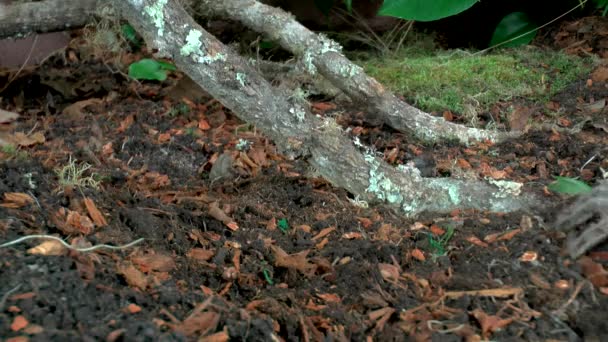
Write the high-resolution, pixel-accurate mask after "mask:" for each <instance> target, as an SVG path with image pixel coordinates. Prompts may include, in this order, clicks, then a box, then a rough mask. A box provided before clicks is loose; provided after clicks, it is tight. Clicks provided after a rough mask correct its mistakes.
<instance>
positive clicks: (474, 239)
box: [466, 235, 489, 248]
mask: <svg viewBox="0 0 608 342" xmlns="http://www.w3.org/2000/svg"><path fill="white" fill-rule="evenodd" d="M466 240H467V241H469V242H470V243H472V244H474V245H476V246H479V247H484V248H486V247H488V246H489V245H488V244H487V243H485V242H483V241H481V240H480V239H479V238H478V237H477V236H473V235H471V236H469V237H468V238H467V239H466Z"/></svg>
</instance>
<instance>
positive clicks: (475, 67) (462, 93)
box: [357, 47, 594, 116]
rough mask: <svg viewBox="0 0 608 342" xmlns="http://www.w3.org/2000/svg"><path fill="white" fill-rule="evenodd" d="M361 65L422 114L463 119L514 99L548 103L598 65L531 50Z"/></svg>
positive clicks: (385, 59)
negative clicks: (436, 113) (449, 113)
mask: <svg viewBox="0 0 608 342" xmlns="http://www.w3.org/2000/svg"><path fill="white" fill-rule="evenodd" d="M357 63H359V65H361V66H362V67H363V68H364V69H365V71H366V72H367V73H368V74H369V75H371V76H373V77H375V78H376V79H377V80H378V81H380V82H381V83H383V84H384V85H386V86H387V87H389V88H390V89H391V90H393V91H394V92H395V93H398V94H401V95H403V96H404V97H405V98H406V99H407V100H408V101H410V102H411V103H412V104H413V105H415V106H417V107H419V108H420V109H422V110H425V111H444V110H450V111H453V112H455V113H461V114H465V116H467V114H476V113H479V112H480V111H484V110H487V109H488V108H489V107H490V106H491V105H492V104H494V103H496V102H498V101H508V100H510V99H513V98H515V97H525V98H527V99H531V100H540V101H544V100H547V99H549V98H550V97H551V96H553V95H555V94H556V93H558V92H559V91H561V90H563V89H564V88H565V87H566V86H568V85H569V84H571V83H572V82H575V81H577V80H578V79H580V78H581V77H584V76H585V75H587V74H588V73H589V72H590V71H591V69H592V67H593V64H594V63H593V60H592V59H591V58H580V57H575V56H568V55H565V54H563V53H560V52H553V51H541V50H540V49H538V48H533V47H526V48H520V49H512V50H500V51H498V52H495V53H491V54H480V55H475V54H471V53H469V52H465V51H460V50H457V51H451V52H445V51H444V52H441V53H436V52H435V53H432V52H428V51H420V50H418V51H416V50H414V49H403V50H402V52H400V53H397V54H394V55H392V56H380V57H369V58H366V59H359V60H358V62H357Z"/></svg>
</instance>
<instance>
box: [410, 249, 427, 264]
mask: <svg viewBox="0 0 608 342" xmlns="http://www.w3.org/2000/svg"><path fill="white" fill-rule="evenodd" d="M412 257H414V259H416V260H418V261H425V260H426V257H425V256H424V252H422V251H421V250H420V249H418V248H414V249H413V250H412Z"/></svg>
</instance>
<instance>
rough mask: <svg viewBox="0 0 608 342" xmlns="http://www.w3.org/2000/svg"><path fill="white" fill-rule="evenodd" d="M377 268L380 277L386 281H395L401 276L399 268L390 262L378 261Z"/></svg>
mask: <svg viewBox="0 0 608 342" xmlns="http://www.w3.org/2000/svg"><path fill="white" fill-rule="evenodd" d="M378 269H379V270H380V275H381V276H382V278H383V279H384V280H386V281H388V282H395V281H397V280H399V277H400V276H401V269H400V268H399V267H398V266H395V265H392V264H385V263H379V264H378Z"/></svg>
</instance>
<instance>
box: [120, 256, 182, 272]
mask: <svg viewBox="0 0 608 342" xmlns="http://www.w3.org/2000/svg"><path fill="white" fill-rule="evenodd" d="M131 261H132V262H133V263H134V264H136V265H137V266H138V267H139V269H140V270H142V271H143V272H145V273H149V272H169V271H171V270H173V269H174V268H175V260H174V259H173V257H172V256H170V255H164V254H147V255H140V256H134V257H132V258H131Z"/></svg>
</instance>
